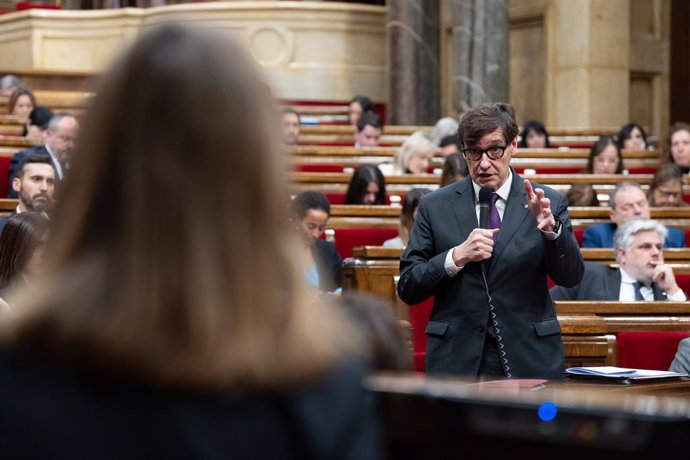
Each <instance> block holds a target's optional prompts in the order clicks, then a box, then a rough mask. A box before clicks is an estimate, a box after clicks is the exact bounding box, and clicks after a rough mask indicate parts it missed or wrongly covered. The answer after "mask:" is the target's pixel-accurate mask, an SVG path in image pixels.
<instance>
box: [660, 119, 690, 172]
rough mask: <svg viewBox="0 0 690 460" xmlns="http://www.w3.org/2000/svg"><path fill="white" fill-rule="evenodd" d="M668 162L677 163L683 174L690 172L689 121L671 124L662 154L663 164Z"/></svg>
mask: <svg viewBox="0 0 690 460" xmlns="http://www.w3.org/2000/svg"><path fill="white" fill-rule="evenodd" d="M667 163H675V164H677V165H678V167H679V168H680V171H681V172H682V173H683V174H688V172H690V125H688V124H687V123H680V122H679V123H675V124H674V125H673V126H671V132H670V133H669V135H668V139H667V140H666V144H665V145H664V151H663V152H662V154H661V164H667Z"/></svg>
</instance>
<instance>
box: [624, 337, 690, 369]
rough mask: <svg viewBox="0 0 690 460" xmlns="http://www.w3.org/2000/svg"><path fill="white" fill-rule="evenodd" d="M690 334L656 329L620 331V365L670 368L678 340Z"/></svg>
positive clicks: (636, 367)
mask: <svg viewBox="0 0 690 460" xmlns="http://www.w3.org/2000/svg"><path fill="white" fill-rule="evenodd" d="M689 336H690V332H676V331H660V332H657V331H654V332H619V333H618V336H617V339H616V341H617V342H618V365H619V366H620V367H630V368H634V369H652V370H658V371H665V370H668V368H669V366H670V365H671V362H672V361H673V358H674V356H675V355H676V350H677V349H678V342H680V341H681V340H683V339H684V338H686V337H689Z"/></svg>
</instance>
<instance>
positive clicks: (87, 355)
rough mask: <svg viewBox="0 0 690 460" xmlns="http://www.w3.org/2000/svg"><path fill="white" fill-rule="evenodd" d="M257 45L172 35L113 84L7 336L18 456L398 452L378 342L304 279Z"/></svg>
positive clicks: (4, 396)
mask: <svg viewBox="0 0 690 460" xmlns="http://www.w3.org/2000/svg"><path fill="white" fill-rule="evenodd" d="M244 49H245V47H244V45H242V44H240V43H239V42H237V41H234V40H230V37H229V35H228V34H226V33H223V32H220V31H217V30H208V29H207V30H201V29H191V28H189V27H182V26H175V25H159V26H156V27H152V28H151V30H150V31H147V32H146V33H144V34H142V36H141V37H140V38H139V39H138V40H137V41H136V42H135V44H134V46H133V47H132V48H131V50H129V51H128V52H127V54H125V55H124V56H123V57H122V58H120V59H119V60H117V61H116V62H115V63H113V65H112V66H111V67H110V69H108V70H106V71H105V72H104V73H103V75H104V77H103V80H102V82H101V87H100V88H99V90H98V91H97V92H96V94H97V96H96V98H95V100H94V101H93V104H92V105H91V110H90V112H89V114H88V115H87V116H86V117H85V120H86V126H85V127H84V130H83V131H82V135H81V137H80V142H79V144H78V145H77V147H76V149H75V152H74V156H73V159H72V167H71V169H70V176H69V178H68V179H67V181H66V182H65V183H64V184H63V185H64V188H63V194H62V198H61V199H60V201H59V202H58V205H57V209H56V214H55V219H54V221H53V224H54V226H53V227H52V229H51V243H50V246H49V248H48V249H49V250H48V252H47V259H46V267H45V271H44V274H43V276H42V277H41V280H40V282H39V283H36V285H35V286H32V289H31V290H26V291H24V292H23V294H18V296H17V297H16V298H15V300H16V304H15V305H16V307H17V310H18V314H17V315H14V316H12V317H11V318H10V321H9V324H7V325H6V326H7V327H5V328H4V329H3V330H2V335H1V336H0V381H1V382H2V392H0V409H1V410H0V417H1V419H0V424H1V425H2V430H0V446H2V456H3V458H17V457H21V458H113V459H115V458H171V459H172V458H179V459H182V458H210V457H214V458H215V457H217V458H261V459H286V458H287V459H292V458H294V459H298V458H310V457H311V458H338V459H343V458H347V459H359V458H378V457H379V453H378V447H377V444H376V431H375V427H374V426H373V416H372V412H371V409H370V407H369V405H368V399H367V395H366V394H365V393H364V391H363V389H362V388H361V383H360V382H361V379H362V376H363V372H364V371H365V369H364V368H363V367H362V365H361V364H360V363H361V361H359V358H357V356H358V355H360V354H361V353H360V350H361V351H362V352H363V350H362V349H361V348H360V344H362V343H363V340H362V338H361V337H360V335H359V334H358V332H357V330H356V329H355V328H354V327H353V326H352V325H351V324H350V323H349V322H348V321H347V318H346V317H345V315H343V314H342V312H341V311H339V310H338V309H336V308H335V307H334V306H333V305H331V304H330V303H329V302H328V301H326V300H323V299H321V300H319V301H315V300H314V298H313V296H312V294H311V293H310V291H309V290H308V289H307V287H306V285H305V283H304V280H303V275H302V271H301V269H300V267H299V255H298V252H297V251H296V250H295V248H296V247H297V246H298V242H297V239H296V236H295V233H294V232H292V231H290V227H289V223H288V212H287V209H286V207H285V206H283V205H282V203H283V200H282V197H284V196H287V190H288V187H287V183H286V179H285V174H284V171H285V170H286V164H285V162H284V160H285V159H284V155H282V152H281V147H280V139H278V135H277V133H279V132H280V131H279V130H278V129H276V128H277V126H276V125H275V122H276V120H275V113H276V110H275V107H274V106H273V104H272V101H270V100H269V96H268V95H267V92H266V89H265V85H264V84H263V82H262V79H261V77H260V74H259V72H258V70H257V69H256V64H255V62H254V61H253V59H252V58H251V57H249V56H248V55H247V53H246V52H245V50H244ZM171 95H174V97H171ZM191 150H193V151H194V155H190V151H191ZM185 188H188V189H189V190H191V193H181V190H182V189H185ZM173 198H174V199H173ZM27 427H30V429H27Z"/></svg>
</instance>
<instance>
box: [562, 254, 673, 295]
mask: <svg viewBox="0 0 690 460" xmlns="http://www.w3.org/2000/svg"><path fill="white" fill-rule="evenodd" d="M620 290H621V271H620V270H619V269H618V268H617V267H616V268H614V267H609V266H608V265H603V264H597V263H593V262H585V274H584V275H583V276H582V281H580V284H578V285H576V286H573V287H563V286H554V287H552V288H551V289H550V290H549V292H550V293H551V298H552V299H553V300H618V298H619V297H620ZM652 291H653V292H654V300H668V296H667V295H666V293H665V292H664V291H662V290H661V288H660V287H659V286H658V285H657V284H656V283H654V284H652Z"/></svg>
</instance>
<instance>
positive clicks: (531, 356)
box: [398, 103, 584, 378]
mask: <svg viewBox="0 0 690 460" xmlns="http://www.w3.org/2000/svg"><path fill="white" fill-rule="evenodd" d="M517 135H518V127H517V124H516V122H515V114H514V111H513V108H512V107H511V106H510V105H508V104H503V103H491V104H481V105H478V106H476V107H474V108H472V109H470V110H469V111H467V112H466V113H465V115H464V117H463V119H462V120H461V122H460V126H459V128H458V138H459V139H460V142H461V145H462V149H461V151H462V153H463V155H464V157H465V159H466V160H467V163H468V166H469V170H470V176H469V177H467V178H465V179H464V180H462V181H459V182H456V183H455V184H453V185H450V186H447V187H444V188H442V189H439V190H437V191H435V192H433V193H431V194H429V195H427V196H425V197H423V198H422V199H421V201H420V204H419V208H418V211H417V217H416V219H415V224H414V228H413V230H412V233H411V235H410V241H409V243H408V245H407V248H406V249H405V251H404V253H403V255H402V257H401V261H400V270H401V273H400V281H399V283H398V294H399V295H400V298H401V299H402V300H403V301H405V302H406V303H408V304H410V305H414V304H417V303H419V302H421V301H423V300H425V299H426V298H428V297H430V296H434V307H433V310H432V312H431V316H430V320H429V323H428V325H427V329H426V334H427V355H426V370H427V372H429V373H443V374H460V375H464V376H471V377H479V378H501V377H503V378H505V377H507V378H511V377H522V378H530V377H532V378H560V376H561V374H560V373H561V371H562V370H563V343H562V340H561V334H560V326H559V324H558V320H557V319H556V313H555V310H554V306H553V302H552V300H551V298H550V297H549V292H548V289H547V284H546V277H547V275H549V276H550V277H551V279H553V280H554V281H555V282H556V283H558V284H560V285H563V286H574V285H576V284H577V283H578V282H579V281H580V279H581V277H582V273H583V270H584V268H583V263H582V257H581V255H580V250H579V248H578V246H577V242H576V240H575V237H574V235H573V232H572V227H571V224H570V218H569V213H568V209H567V201H566V199H565V197H564V196H563V195H561V194H560V193H558V192H556V191H554V190H552V189H550V188H548V187H542V186H539V185H538V184H534V183H531V182H529V181H527V180H524V179H522V178H521V177H520V176H518V175H517V173H515V171H514V170H513V169H512V168H511V167H510V160H511V157H512V155H513V153H514V152H515V151H516V149H517V141H518V139H517ZM484 187H488V189H490V192H488V191H487V192H486V193H490V205H489V209H488V225H487V228H486V229H481V228H478V226H479V214H480V205H479V203H478V197H479V192H480V189H481V188H484Z"/></svg>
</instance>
